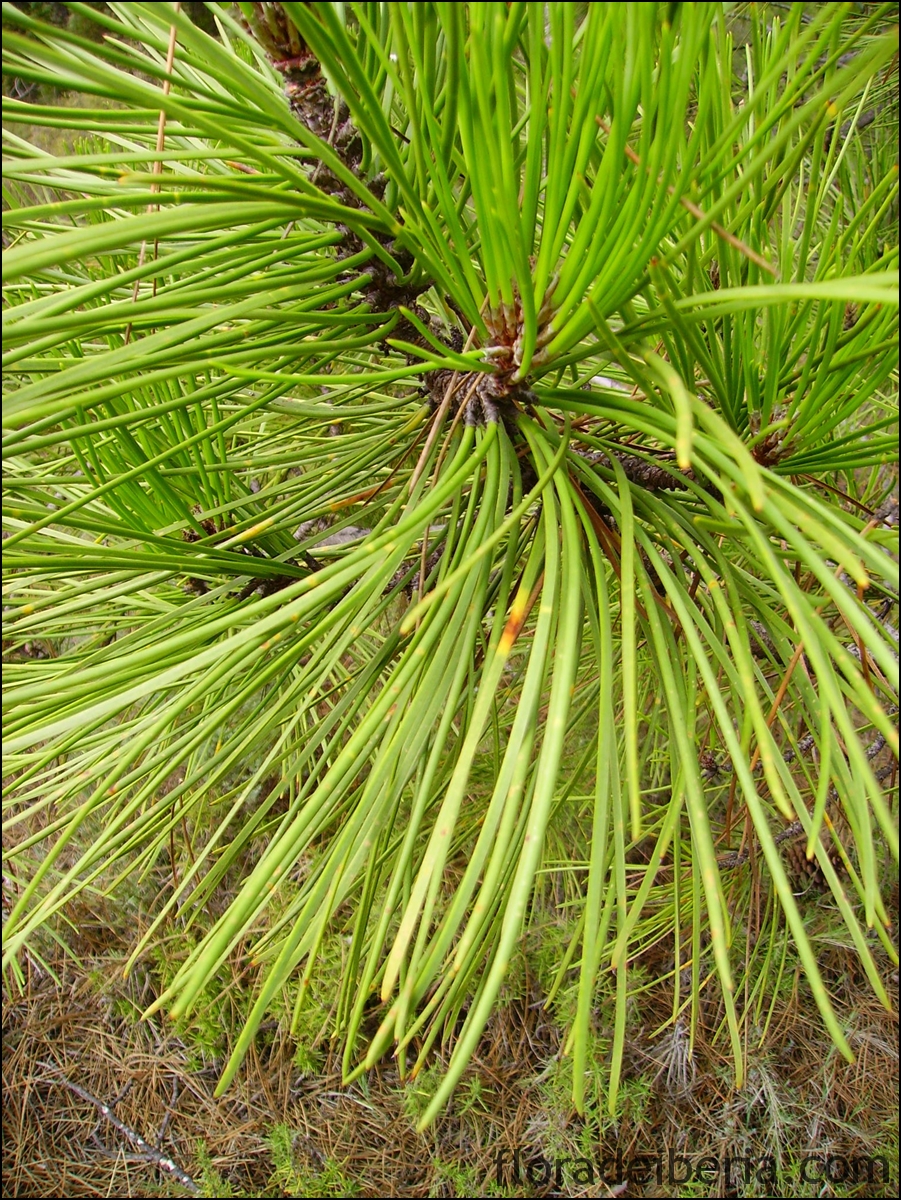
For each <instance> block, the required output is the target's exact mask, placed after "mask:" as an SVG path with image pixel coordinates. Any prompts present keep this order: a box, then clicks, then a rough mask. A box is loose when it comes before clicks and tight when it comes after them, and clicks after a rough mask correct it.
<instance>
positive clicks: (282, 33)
mask: <svg viewBox="0 0 901 1200" xmlns="http://www.w3.org/2000/svg"><path fill="white" fill-rule="evenodd" d="M242 20H243V23H244V25H245V28H247V29H248V30H249V31H250V32H251V33H252V34H253V36H254V37H255V38H256V40H257V41H258V42H259V44H260V46H261V47H262V48H263V50H264V51H265V52H266V54H267V56H268V57H269V61H270V63H271V65H272V66H273V67H274V68H275V70H277V71H278V72H279V73H280V74H281V75H282V77H283V78H284V81H285V96H286V98H287V100H288V104H289V105H290V108H291V112H292V114H293V115H294V116H295V117H296V118H297V120H298V121H300V122H301V124H303V125H305V126H306V128H307V129H309V130H310V132H311V133H314V134H315V135H316V137H318V138H321V139H322V141H324V142H327V143H328V144H329V146H331V148H332V149H333V150H334V151H335V154H336V155H337V156H338V158H339V159H340V160H341V162H342V163H343V165H344V166H345V167H346V168H347V170H348V171H350V172H351V173H352V174H353V175H355V176H356V177H357V179H359V180H360V181H361V183H364V185H365V186H366V188H368V190H369V191H370V192H371V193H372V194H373V195H374V196H375V197H376V198H377V199H381V198H382V195H383V194H384V191H385V184H386V181H385V179H384V177H383V176H376V177H375V178H373V179H371V180H364V179H363V177H362V172H361V164H362V159H363V143H362V140H361V138H360V134H359V131H358V130H357V128H356V126H355V125H354V123H353V121H352V120H351V119H350V112H349V110H348V108H347V105H346V104H345V103H344V101H343V100H341V99H339V98H334V97H333V96H332V95H331V93H330V92H329V90H328V85H327V84H326V81H325V77H324V75H323V73H322V67H321V65H320V63H319V60H318V59H317V58H316V56H315V54H314V53H313V51H312V50H311V49H310V47H309V46H307V44H306V43H305V42H304V40H303V39H302V38H301V36H300V34H299V32H298V31H297V29H296V28H295V27H294V24H293V23H292V21H291V20H290V18H289V17H288V15H287V13H286V12H285V10H284V7H283V5H281V4H254V5H253V6H252V9H251V12H250V15H249V17H246V18H242ZM310 178H311V182H312V183H315V184H316V186H317V187H318V188H319V189H320V191H322V192H324V193H325V194H326V195H328V196H330V197H331V198H332V199H334V200H337V201H338V203H339V204H342V205H343V206H344V207H345V208H358V209H362V208H364V207H365V205H364V203H363V201H362V200H361V199H360V197H359V196H358V195H357V194H356V193H355V192H354V191H353V190H352V189H351V188H350V187H348V186H347V184H346V183H344V182H343V181H342V180H340V179H339V178H338V177H337V176H336V175H335V173H334V172H333V171H332V170H331V169H330V168H329V167H328V166H327V165H326V164H325V163H324V162H320V163H318V164H317V165H316V167H315V168H314V169H313V172H312V174H311V177H310ZM341 229H342V231H343V233H344V246H343V251H342V257H346V258H350V257H352V256H353V255H356V254H359V253H360V252H361V251H363V250H365V249H366V243H365V242H364V241H363V239H362V238H361V237H360V236H359V234H357V233H355V232H354V231H353V230H352V229H349V228H347V227H346V226H341ZM373 237H374V238H375V239H376V240H377V241H378V242H379V243H380V245H381V246H382V247H383V248H384V249H385V250H386V251H387V252H388V254H390V255H391V257H392V258H393V260H394V261H395V262H396V263H397V265H398V267H399V269H400V271H401V272H402V274H403V275H409V273H410V271H411V269H412V268H413V265H414V259H413V256H412V254H410V253H409V251H407V250H405V249H404V248H403V247H400V246H397V245H396V244H395V242H394V239H393V238H389V237H386V236H384V235H379V234H377V233H374V234H373ZM366 271H367V274H368V275H369V277H370V282H369V284H368V285H366V286H365V287H364V288H362V289H361V290H362V293H363V296H364V298H365V300H366V301H367V303H368V304H369V306H370V308H371V309H372V311H373V312H386V313H390V312H391V311H392V310H393V309H395V308H397V306H398V305H405V306H407V307H409V308H414V309H415V306H416V301H417V299H418V297H419V294H420V289H419V288H416V287H415V286H411V285H410V284H409V283H405V282H403V281H402V279H400V278H398V277H397V276H396V275H395V274H394V272H393V271H392V269H391V267H390V266H389V265H388V264H387V263H386V262H384V261H383V260H382V259H380V258H378V257H375V256H374V257H373V259H372V261H371V262H370V263H369V264H368V265H367V268H366ZM422 311H423V310H420V311H419V312H417V315H420V312H422ZM392 333H393V335H394V336H395V337H397V338H401V339H402V340H404V341H408V342H411V343H413V344H414V345H422V344H423V339H422V337H421V335H420V334H419V332H418V331H417V330H416V329H415V328H414V327H413V325H412V324H411V323H410V322H409V321H408V320H406V318H401V320H400V322H399V323H398V324H397V325H396V326H395V327H394V329H393V330H392Z"/></svg>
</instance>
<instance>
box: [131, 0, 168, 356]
mask: <svg viewBox="0 0 901 1200" xmlns="http://www.w3.org/2000/svg"><path fill="white" fill-rule="evenodd" d="M180 8H181V3H178V4H176V5H175V11H176V12H178V10H179V9H180ZM175 37H176V29H175V26H174V25H170V26H169V49H168V51H167V53H166V74H167V75H171V74H172V66H173V64H174V62H175ZM171 88H172V84H171V82H170V81H169V80H168V79H166V80H165V82H164V83H163V95H164V96H168V95H169V92H170V90H171ZM165 146H166V110H165V109H164V108H161V109H160V120H159V125H158V126H157V130H156V152H157V154H162V152H163V150H164V149H165ZM162 171H163V160H162V159H161V158H158V159H156V160H155V162H154V164H153V174H154V175H161V174H162ZM150 190H151V192H158V191H159V190H160V185H159V184H158V183H151V185H150ZM158 209H159V205H158V204H148V205H147V211H148V212H149V213H152V212H155V211H156V210H158ZM157 250H158V245H157V243H156V242H154V243H153V257H154V260H156V256H157ZM146 258H147V242H146V241H143V242H142V243H141V253H140V254H139V255H138V266H139V267H143V265H144V261H145V259H146ZM140 287H141V281H140V279H136V280H135V286H134V289H133V290H132V293H131V302H132V304H136V303H137V299H138V291H139V290H140ZM153 295H154V296H155V295H156V280H155V279H154V281H153ZM130 341H131V322H130V321H129V323H128V325H127V327H126V329H125V345H126V346H127V345H128V343H129V342H130Z"/></svg>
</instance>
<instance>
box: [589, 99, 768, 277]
mask: <svg viewBox="0 0 901 1200" xmlns="http://www.w3.org/2000/svg"><path fill="white" fill-rule="evenodd" d="M595 121H596V122H597V124H598V125H599V126H600V127H601V129H603V131H604V133H606V134H607V136H608V137H609V136H610V126H609V125H608V124H607V122H606V121H602V120H601V118H600V117H595ZM623 152H624V154H625V155H626V158H628V159H629V160H630V161H631V162H633V163H634V164H635V165H636V167H640V166H641V159H640V158H639V157H638V155H637V154H636V153H635V151H634V150H633V149H632V147H631V146H624V147H623ZM666 190H667V194H668V195H670V196H672V195H673V193H674V191H675V188H673V187H672V186H668V187H667V189H666ZM679 203H680V204H681V205H682V207H683V208H684V209H686V210H687V211H688V212H690V213H691V215H692V216H693V217H696V218H697V219H698V220H699V221H703V220H705V219H706V215H707V214H706V213H705V212H704V211H703V209H700V208H698V206H697V204H695V203H694V201H693V200H689V199H688V197H687V196H680V197H679ZM710 227H711V229H712V230H713V232H714V233H715V234H716V235H717V236H718V237H721V238H722V239H723V241H724V242H728V243H729V245H730V246H734V247H735V249H736V250H738V251H739V253H740V254H743V255H744V256H745V258H750V259H751V261H752V262H756V263H757V265H758V267H763V269H764V271H769V273H770V274H771V275H775V274H776V273H777V272H776V268H775V267H774V266H773V264H772V263H769V262H767V260H766V259H765V258H763V257H762V256H761V255H760V254H758V253H757V251H756V250H752V249H751V247H750V246H749V245H748V244H747V242H743V241H742V240H741V238H737V237H736V236H735V234H734V233H730V232H729V230H728V229H724V228H723V226H722V225H720V224H719V223H718V222H716V221H711V223H710Z"/></svg>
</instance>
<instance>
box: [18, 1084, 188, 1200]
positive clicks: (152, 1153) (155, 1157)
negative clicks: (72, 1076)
mask: <svg viewBox="0 0 901 1200" xmlns="http://www.w3.org/2000/svg"><path fill="white" fill-rule="evenodd" d="M38 1066H39V1067H43V1068H44V1070H46V1071H52V1072H53V1073H54V1074H55V1075H56V1078H55V1079H50V1080H48V1082H50V1083H58V1084H59V1085H60V1086H61V1087H65V1088H68V1089H69V1091H70V1092H74V1093H75V1095H76V1096H78V1097H80V1098H81V1099H82V1100H87V1102H88V1103H89V1104H93V1105H94V1107H95V1108H96V1109H97V1111H98V1112H99V1113H100V1114H101V1116H104V1117H106V1119H107V1121H109V1123H110V1124H111V1125H113V1126H114V1127H115V1128H116V1129H118V1130H119V1132H120V1133H121V1134H122V1135H123V1137H127V1138H128V1139H129V1141H130V1142H132V1143H133V1144H134V1145H135V1146H137V1148H138V1149H139V1150H140V1151H141V1153H142V1154H143V1155H144V1157H145V1158H146V1159H147V1161H148V1162H152V1163H154V1164H155V1165H156V1166H157V1167H159V1169H160V1170H161V1171H167V1172H168V1173H169V1174H170V1175H172V1176H174V1178H175V1179H177V1180H178V1182H179V1183H180V1184H181V1185H182V1187H186V1188H187V1189H188V1191H189V1192H199V1191H200V1189H199V1188H198V1186H197V1184H196V1183H195V1182H194V1180H193V1179H192V1178H191V1176H190V1175H188V1173H187V1172H186V1171H183V1170H182V1169H181V1167H180V1166H179V1165H178V1163H176V1162H173V1160H172V1159H171V1158H167V1157H166V1155H165V1154H161V1153H160V1152H159V1150H154V1148H153V1146H151V1145H149V1143H147V1142H145V1141H144V1139H143V1138H142V1137H141V1135H140V1134H139V1133H136V1132H135V1131H134V1130H133V1129H129V1127H128V1126H127V1125H126V1124H125V1123H124V1122H123V1121H120V1120H119V1118H118V1117H117V1116H116V1115H115V1113H114V1112H113V1110H112V1109H111V1108H110V1106H109V1105H108V1104H104V1103H103V1101H102V1100H98V1099H97V1097H96V1096H92V1095H91V1093H90V1092H86V1091H85V1090H84V1088H82V1087H79V1086H78V1084H77V1083H72V1081H71V1080H69V1079H66V1077H65V1075H63V1074H62V1073H61V1072H60V1071H59V1068H58V1067H54V1066H53V1065H52V1064H50V1063H38Z"/></svg>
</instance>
